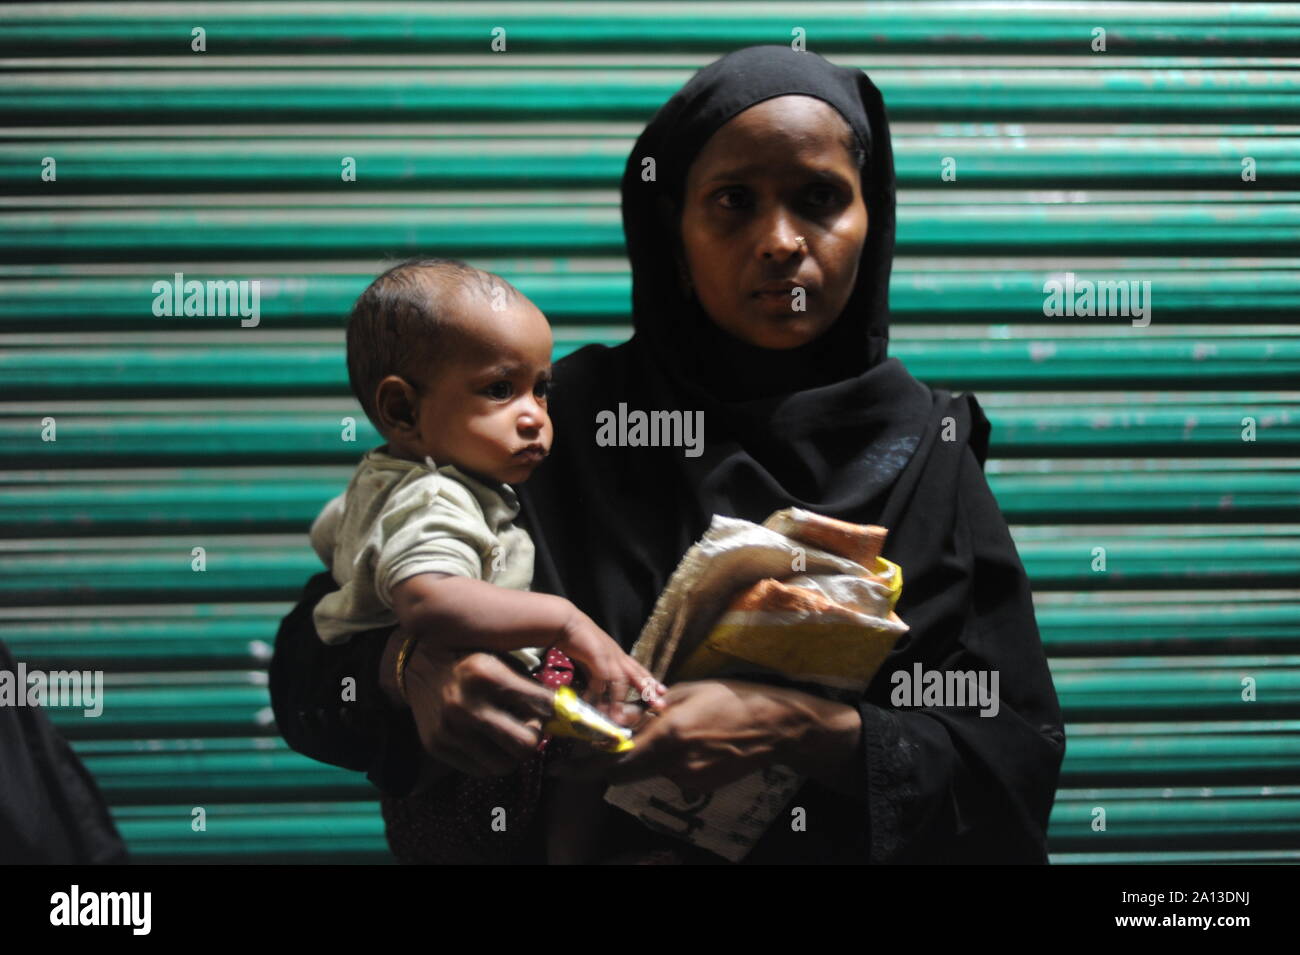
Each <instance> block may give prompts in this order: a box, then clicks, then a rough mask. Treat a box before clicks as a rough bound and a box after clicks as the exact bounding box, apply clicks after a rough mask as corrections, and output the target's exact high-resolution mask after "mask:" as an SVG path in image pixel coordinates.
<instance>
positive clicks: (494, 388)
mask: <svg viewBox="0 0 1300 955" xmlns="http://www.w3.org/2000/svg"><path fill="white" fill-rule="evenodd" d="M512 391H513V389H512V388H511V386H510V382H508V381H494V382H492V384H490V385H488V386H487V387H486V388H484V389H483V393H484V394H486V395H487V396H488V397H489V398H496V399H499V400H504V399H506V398H509V397H510V395H511V393H512Z"/></svg>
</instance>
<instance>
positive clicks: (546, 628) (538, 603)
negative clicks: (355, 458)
mask: <svg viewBox="0 0 1300 955" xmlns="http://www.w3.org/2000/svg"><path fill="white" fill-rule="evenodd" d="M347 351H348V377H349V380H350V382H351V385H352V390H353V392H354V393H355V394H356V396H357V400H358V401H360V403H361V407H362V408H363V409H364V410H365V413H366V416H367V417H368V418H369V419H370V421H371V423H372V424H374V426H375V428H376V429H378V431H379V432H380V434H382V435H383V437H384V438H385V439H386V441H387V443H386V444H384V445H381V446H380V447H378V448H375V449H373V450H371V451H369V452H367V454H366V455H365V457H364V458H362V460H361V463H360V465H359V466H358V467H357V470H356V472H355V473H354V474H353V476H352V480H351V482H350V483H349V484H348V489H347V491H346V492H344V493H343V494H341V495H339V496H338V497H336V498H334V500H332V501H330V502H329V504H327V505H326V506H325V508H324V510H322V511H321V514H320V516H319V517H317V518H316V521H315V523H313V524H312V528H311V543H312V547H313V548H314V549H315V551H316V553H317V554H318V555H319V556H320V558H321V560H322V561H324V563H325V565H326V566H327V567H328V568H329V569H330V572H331V573H332V574H333V576H334V579H335V581H337V583H338V584H339V590H337V591H335V592H334V593H331V594H330V595H328V596H327V597H325V598H324V599H323V600H321V601H320V603H319V604H317V606H316V609H315V623H316V629H317V632H318V633H319V634H320V637H321V639H322V640H323V641H325V642H326V643H341V642H345V641H347V640H348V639H350V638H351V636H352V634H354V633H360V632H363V631H366V630H372V629H374V628H376V627H382V626H386V625H391V624H393V623H400V624H401V625H402V627H403V628H404V629H405V631H406V632H407V633H408V634H410V635H411V636H414V637H418V638H419V639H421V640H432V641H435V642H437V643H439V644H442V645H445V646H447V647H449V648H454V649H467V650H468V649H473V650H488V651H498V652H502V653H508V654H509V655H510V656H513V657H514V658H515V659H517V660H518V661H519V662H520V663H522V664H523V665H524V666H525V667H526V668H527V669H528V670H529V671H530V672H532V671H535V670H536V669H537V668H538V667H539V666H540V665H541V663H542V660H543V657H544V654H545V650H544V648H546V647H556V648H558V649H559V650H562V651H563V652H564V653H566V654H568V655H569V656H570V657H571V658H573V660H575V661H576V662H577V663H578V664H580V665H581V666H582V667H583V668H584V669H585V670H586V671H587V675H588V686H587V697H588V699H591V700H594V701H600V702H603V701H604V700H606V699H608V700H609V701H610V712H611V714H615V715H617V713H618V711H619V710H620V709H621V708H618V707H615V706H614V704H615V703H621V702H623V701H624V700H625V698H626V697H627V693H628V688H629V686H630V687H633V688H635V689H636V690H637V691H638V692H639V693H640V694H641V697H642V699H644V700H648V701H649V700H656V701H657V698H658V696H659V695H660V694H661V693H663V692H666V690H665V688H663V687H662V686H661V685H660V684H659V683H658V682H657V681H656V680H655V679H654V678H653V677H652V676H651V675H650V673H649V671H647V670H646V669H645V668H644V667H642V666H641V665H640V664H639V663H637V662H636V661H635V660H633V659H632V658H631V657H629V656H628V655H627V654H626V653H624V652H623V651H622V649H621V648H620V647H619V645H618V644H617V643H616V642H615V641H614V639H613V638H612V637H610V636H609V635H608V634H607V633H605V632H604V631H603V630H601V629H600V628H599V627H598V626H597V625H596V624H595V622H594V621H593V620H592V619H591V618H590V617H588V616H587V615H586V614H584V613H583V612H582V611H580V610H579V609H578V608H577V607H575V606H574V605H573V604H572V603H570V602H569V601H568V600H565V599H564V598H562V597H556V596H552V595H549V594H538V593H531V592H529V589H528V588H529V587H530V585H531V584H532V577H533V544H532V541H531V539H530V538H529V537H528V534H527V532H526V531H524V530H523V528H521V527H516V526H515V524H514V523H513V521H514V519H515V517H516V516H517V515H518V513H519V499H518V497H517V496H516V494H515V492H514V490H513V489H512V488H511V487H510V485H511V484H519V483H522V482H523V481H525V480H527V479H528V477H529V475H530V474H532V471H533V469H534V468H536V467H537V465H538V464H540V463H541V462H542V460H543V458H545V457H546V455H547V454H548V453H549V452H550V447H551V422H550V418H549V416H548V415H547V410H546V401H547V389H548V386H549V384H550V378H551V330H550V326H549V325H548V323H547V321H546V317H545V316H544V315H543V314H542V313H541V311H539V310H538V308H537V307H536V306H535V305H534V304H533V303H532V302H530V301H529V300H528V299H527V298H525V297H524V296H523V295H522V294H521V293H520V292H519V291H518V290H517V289H515V288H514V287H513V286H511V285H510V283H508V282H506V281H505V280H504V279H502V278H499V277H498V276H495V275H492V274H490V273H487V272H483V271H481V270H479V269H476V268H473V267H471V266H469V265H466V264H465V263H464V262H460V261H457V260H455V259H427V260H420V261H412V262H408V263H405V264H403V265H399V266H397V267H396V268H393V269H390V270H389V271H387V272H385V273H384V274H383V275H381V276H379V278H377V279H375V281H374V282H373V283H372V284H371V285H370V287H369V288H367V289H366V290H365V292H363V293H362V294H361V297H360V298H359V299H357V302H356V305H355V306H354V307H353V309H352V315H351V318H350V320H349V322H348V330H347ZM467 632H470V633H471V634H472V640H471V639H467V638H466V633H467ZM398 666H399V668H400V666H401V664H400V662H399V664H398ZM398 685H399V686H401V680H400V677H399V681H398Z"/></svg>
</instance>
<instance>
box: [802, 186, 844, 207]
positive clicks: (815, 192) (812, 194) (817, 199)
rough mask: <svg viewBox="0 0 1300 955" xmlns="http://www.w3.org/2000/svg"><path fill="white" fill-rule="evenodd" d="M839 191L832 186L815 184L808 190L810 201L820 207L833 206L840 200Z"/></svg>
mask: <svg viewBox="0 0 1300 955" xmlns="http://www.w3.org/2000/svg"><path fill="white" fill-rule="evenodd" d="M839 197H840V195H839V192H838V191H836V190H835V189H832V188H831V187H830V186H813V187H812V188H811V189H809V190H808V201H809V202H811V203H812V204H813V205H814V206H817V207H819V208H823V209H824V208H826V207H828V206H833V205H834V204H835V203H836V202H838V201H839Z"/></svg>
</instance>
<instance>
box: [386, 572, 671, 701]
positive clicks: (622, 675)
mask: <svg viewBox="0 0 1300 955" xmlns="http://www.w3.org/2000/svg"><path fill="white" fill-rule="evenodd" d="M393 612H394V613H396V614H397V618H398V620H400V621H401V623H402V626H403V627H404V628H406V630H407V631H408V632H409V633H411V634H412V635H416V636H419V637H420V638H421V639H430V640H434V641H436V642H437V643H438V644H439V645H440V646H443V647H447V648H449V649H466V650H498V651H504V650H519V649H522V648H524V647H549V646H555V647H558V648H559V649H560V650H562V651H564V652H565V653H566V654H568V655H569V656H570V657H572V658H573V659H574V660H576V661H577V662H579V663H581V664H583V665H584V666H585V668H586V669H587V671H588V673H589V675H590V677H591V686H590V687H589V690H590V692H591V694H592V695H593V696H594V697H595V698H600V697H601V696H603V695H604V694H605V693H609V696H610V699H611V700H612V701H615V702H622V701H623V700H624V699H625V698H626V696H627V690H628V687H629V686H632V687H635V688H636V689H637V691H638V692H640V693H641V694H642V697H643V698H644V699H655V698H657V697H658V696H659V694H660V693H662V692H666V690H665V689H661V688H660V686H661V685H660V684H659V682H658V681H657V680H655V679H654V677H652V676H651V675H650V672H649V671H648V670H646V669H645V667H643V666H641V664H639V663H637V662H636V661H635V660H633V659H632V658H631V657H630V656H628V655H627V654H626V653H624V652H623V649H622V648H621V647H620V646H619V645H618V643H616V642H615V640H614V638H613V637H611V636H609V634H607V633H605V631H603V630H601V629H600V627H598V626H596V623H595V621H593V620H592V619H591V618H590V617H588V616H587V615H586V614H585V613H583V612H582V611H581V610H579V609H578V608H577V607H575V606H574V605H573V604H572V603H570V602H569V601H568V600H565V599H564V598H563V597H557V596H554V595H552V594H540V593H533V592H531V591H525V590H512V589H509V588H507V587H498V586H496V585H495V584H489V583H487V582H486V581H483V580H476V579H474V578H472V577H461V576H456V575H452V574H441V573H421V574H414V575H413V576H410V577H407V578H405V579H404V580H402V581H400V582H399V583H397V584H396V585H395V586H394V587H393Z"/></svg>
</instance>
